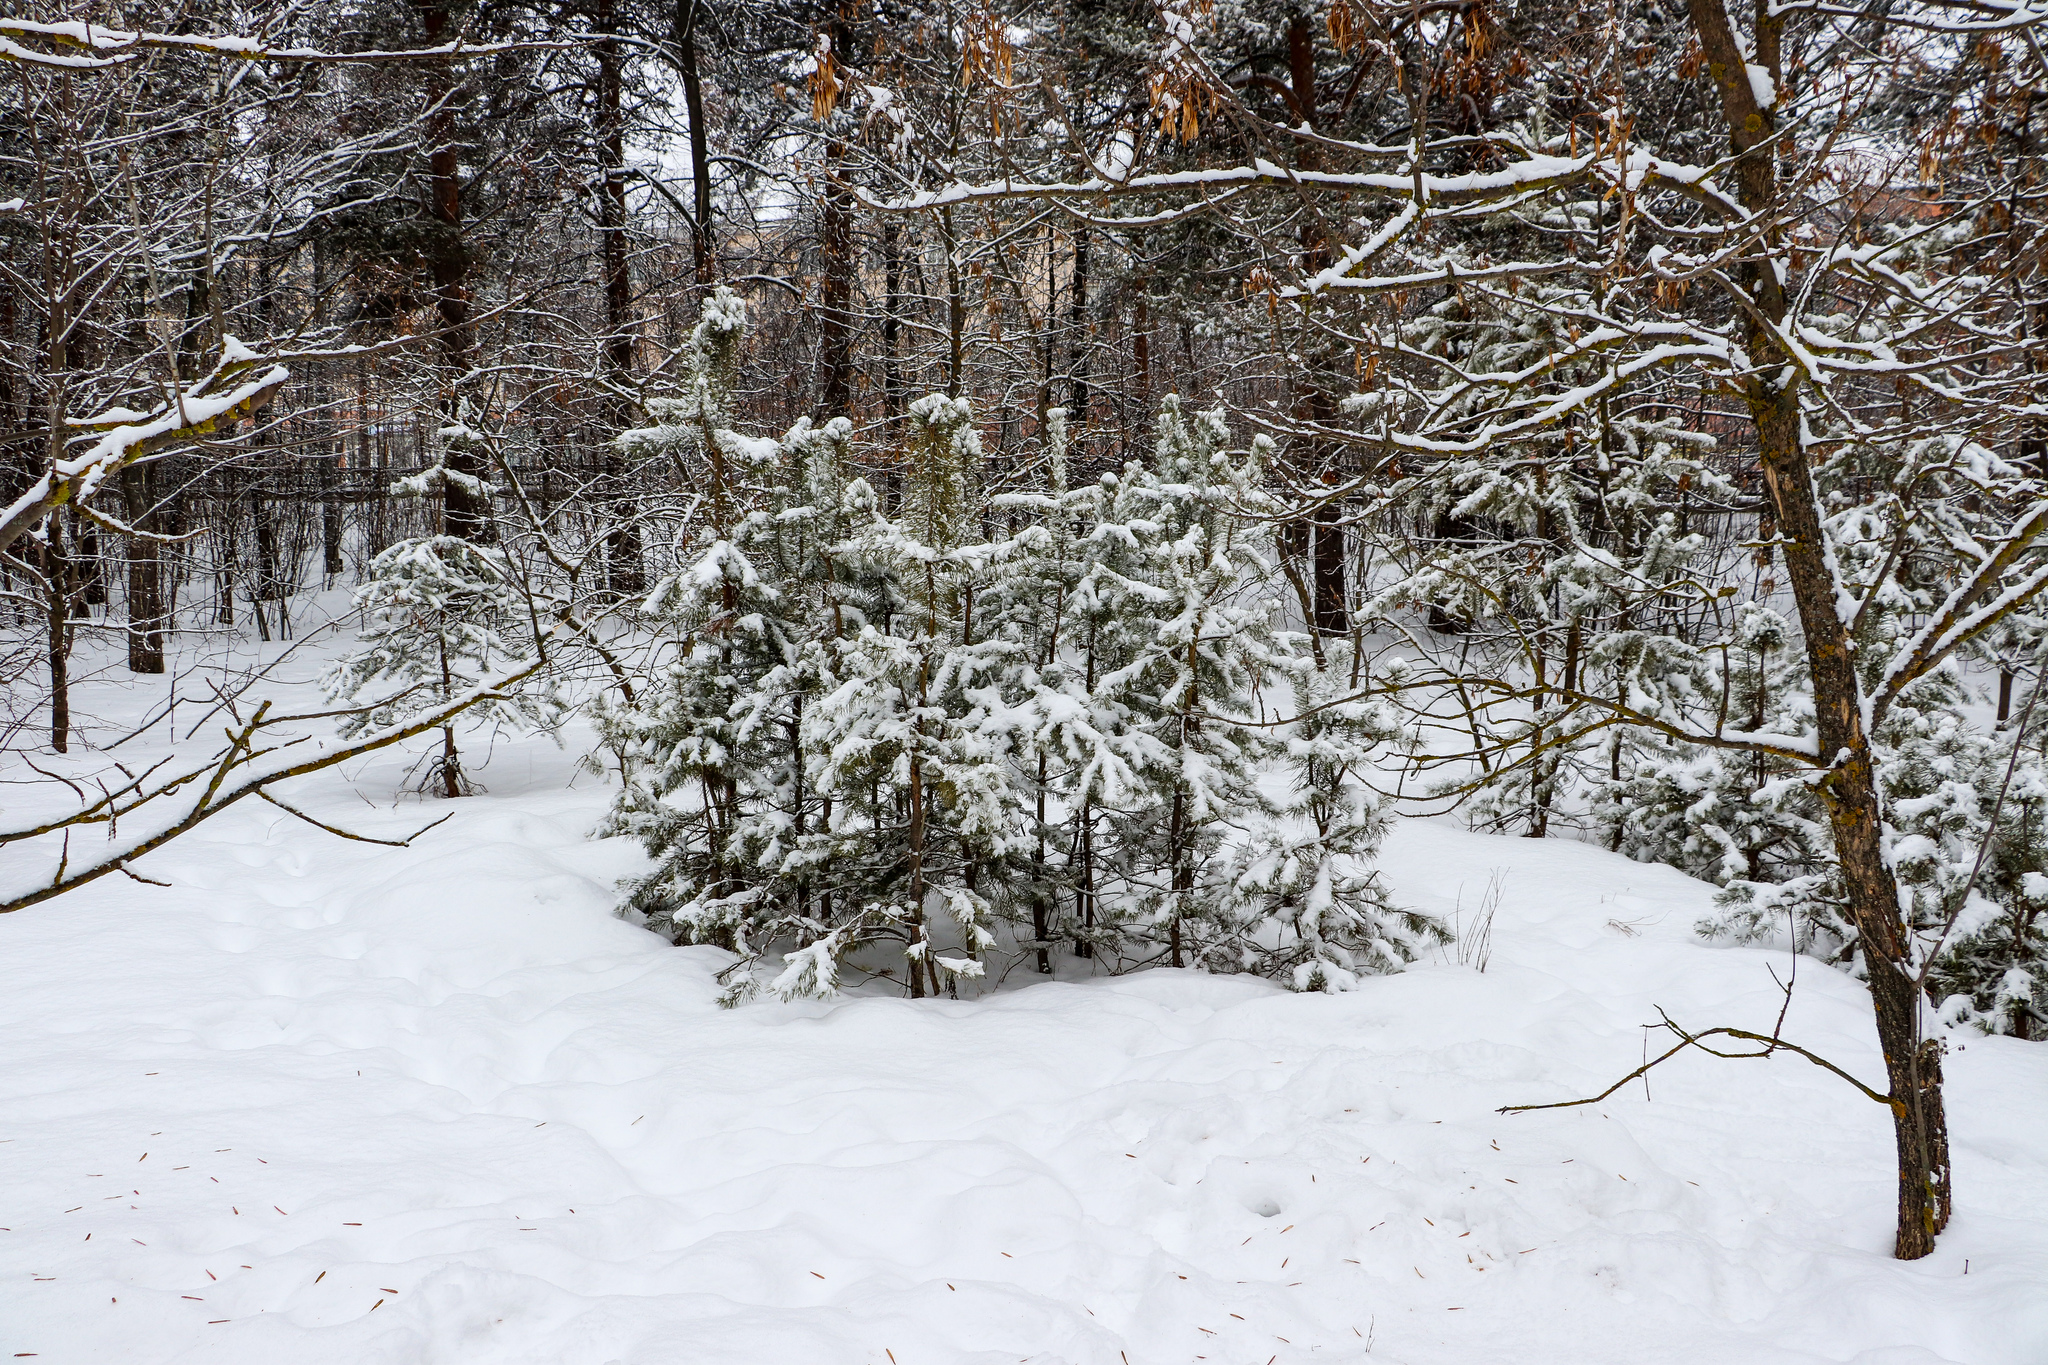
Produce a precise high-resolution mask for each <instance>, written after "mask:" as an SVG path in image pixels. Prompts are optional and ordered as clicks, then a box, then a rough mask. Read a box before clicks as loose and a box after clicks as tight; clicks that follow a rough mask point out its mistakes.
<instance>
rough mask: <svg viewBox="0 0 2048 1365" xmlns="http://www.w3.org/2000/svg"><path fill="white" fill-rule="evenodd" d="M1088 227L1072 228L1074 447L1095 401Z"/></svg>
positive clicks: (1070, 407) (1070, 415)
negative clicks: (1091, 340) (1091, 344)
mask: <svg viewBox="0 0 2048 1365" xmlns="http://www.w3.org/2000/svg"><path fill="white" fill-rule="evenodd" d="M1089 265H1090V261H1089V233H1088V229H1087V228H1085V227H1083V228H1076V229H1075V230H1074V287H1073V297H1072V298H1071V299H1069V300H1068V303H1067V308H1068V313H1067V319H1068V336H1069V345H1068V356H1069V359H1068V362H1067V423H1068V426H1069V428H1070V429H1071V430H1072V431H1073V433H1074V436H1073V441H1074V445H1075V446H1076V447H1079V446H1081V445H1082V444H1083V443H1084V442H1085V441H1086V440H1087V430H1088V409H1089V407H1090V406H1091V405H1092V404H1093V402H1094V390H1093V388H1092V387H1091V385H1090V379H1091V378H1092V375H1091V372H1090V367H1089V363H1088V362H1089V345H1088V340H1089V339H1088V274H1089Z"/></svg>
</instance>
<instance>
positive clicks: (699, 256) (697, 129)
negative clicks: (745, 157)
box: [675, 0, 718, 289]
mask: <svg viewBox="0 0 2048 1365" xmlns="http://www.w3.org/2000/svg"><path fill="white" fill-rule="evenodd" d="M703 9H704V5H703V0H678V3H677V5H676V25H675V43H676V71H677V74H678V76H679V77H680V78H681V80H682V83H683V108H684V110H685V111H686V112H687V113H688V115H689V119H690V184H691V188H692V202H691V207H690V219H691V221H690V255H691V258H692V264H693V265H694V267H695V270H696V278H697V285H698V287H699V288H700V289H708V288H709V287H710V285H711V282H712V280H713V279H715V278H716V277H717V273H718V257H717V254H716V252H715V250H714V245H713V242H712V238H711V147H710V141H709V130H708V129H707V128H706V127H705V125H704V81H703V77H702V75H701V73H700V72H699V71H698V66H697V20H698V18H699V17H700V16H701V15H702V13H703Z"/></svg>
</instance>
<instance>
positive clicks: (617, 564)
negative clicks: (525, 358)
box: [597, 0, 695, 597]
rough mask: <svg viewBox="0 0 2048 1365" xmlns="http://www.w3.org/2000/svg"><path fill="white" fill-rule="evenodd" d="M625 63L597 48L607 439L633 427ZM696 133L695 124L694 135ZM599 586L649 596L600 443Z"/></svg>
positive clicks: (633, 534) (608, 16)
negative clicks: (628, 393)
mask: <svg viewBox="0 0 2048 1365" xmlns="http://www.w3.org/2000/svg"><path fill="white" fill-rule="evenodd" d="M616 24H617V14H616V12H615V10H614V5H613V0H598V7H597V29H598V32H600V33H603V34H607V35H609V34H612V33H615V32H616ZM624 61H625V59H624V56H623V54H622V53H621V51H620V48H619V43H618V40H617V39H616V38H615V37H609V36H608V37H605V38H603V39H601V40H599V42H598V44H597V116H598V129H597V134H598V136H597V160H598V170H599V173H600V174H601V175H602V177H603V183H602V184H601V185H599V187H598V239H599V245H600V251H599V255H600V257H601V259H602V266H603V270H604V320H605V338H604V370H605V378H606V379H607V380H609V381H610V385H611V388H612V393H611V395H610V396H608V397H607V399H606V400H605V406H606V409H607V412H606V418H607V421H606V425H607V426H608V427H609V428H610V430H609V431H608V432H606V433H605V435H606V436H607V438H608V437H609V436H611V435H615V434H616V433H618V432H620V431H624V430H625V429H626V428H627V427H628V426H630V425H631V422H632V404H631V403H630V401H629V400H627V399H626V398H625V397H624V396H623V391H624V390H626V389H627V388H629V387H630V386H631V384H632V379H633V273H632V266H631V264H630V262H629V260H628V257H627V252H626V117H625V109H624V100H623V96H624V87H625V70H624ZM692 131H693V132H694V131H695V129H694V125H693V128H692ZM604 481H605V485H606V487H605V495H606V496H605V503H606V506H605V516H606V518H607V519H608V521H609V523H610V524H609V525H608V526H607V528H606V530H605V539H604V569H605V586H606V587H607V588H609V589H610V590H611V591H612V592H614V593H617V594H619V595H620V596H622V597H636V596H638V595H639V594H641V593H643V592H645V591H646V590H647V575H646V572H645V569H644V568H643V566H642V564H641V554H640V522H639V516H638V508H637V506H636V505H635V502H634V499H633V497H632V494H631V490H630V489H629V487H628V476H627V470H626V461H625V457H624V455H622V454H621V453H620V451H619V448H618V446H617V445H615V444H614V443H613V442H612V441H611V440H609V439H606V440H605V443H604Z"/></svg>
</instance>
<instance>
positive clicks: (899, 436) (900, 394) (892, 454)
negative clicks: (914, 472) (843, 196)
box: [882, 217, 905, 517]
mask: <svg viewBox="0 0 2048 1365" xmlns="http://www.w3.org/2000/svg"><path fill="white" fill-rule="evenodd" d="M899 234H900V229H899V228H898V226H897V222H896V219H895V218H893V217H892V218H890V219H889V220H888V221H887V222H885V223H883V224H882V420H883V422H884V424H885V425H884V430H885V431H886V432H887V440H886V441H885V443H884V444H885V445H886V447H887V449H888V453H889V467H888V468H887V469H886V470H884V471H883V474H882V510H883V511H884V512H885V513H887V514H888V515H889V516H892V517H893V516H895V515H897V514H898V513H899V512H900V511H902V508H903V411H904V407H905V403H904V391H903V368H902V365H903V362H902V359H901V357H900V356H899V355H898V353H897V352H898V347H899V346H900V345H901V344H902V330H903V327H902V321H901V319H902V315H903V247H902V240H901V237H900V235H899Z"/></svg>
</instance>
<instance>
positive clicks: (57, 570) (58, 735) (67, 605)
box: [42, 514, 71, 754]
mask: <svg viewBox="0 0 2048 1365" xmlns="http://www.w3.org/2000/svg"><path fill="white" fill-rule="evenodd" d="M43 524H44V526H45V527H47V528H48V536H49V538H48V540H46V541H45V542H44V544H43V554H42V559H43V579H44V582H45V584H46V585H47V594H48V596H47V599H46V604H45V605H46V609H47V625H48V638H47V644H48V650H47V652H48V655H49V664H50V747H51V748H53V749H55V750H56V751H57V752H58V753H60V754H62V753H69V752H70V751H71V632H70V629H69V627H70V617H71V561H70V557H69V556H67V555H66V554H65V553H64V519H63V518H62V517H61V516H57V515H54V514H53V515H52V516H51V517H50V519H49V520H48V521H47V522H45V523H43Z"/></svg>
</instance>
